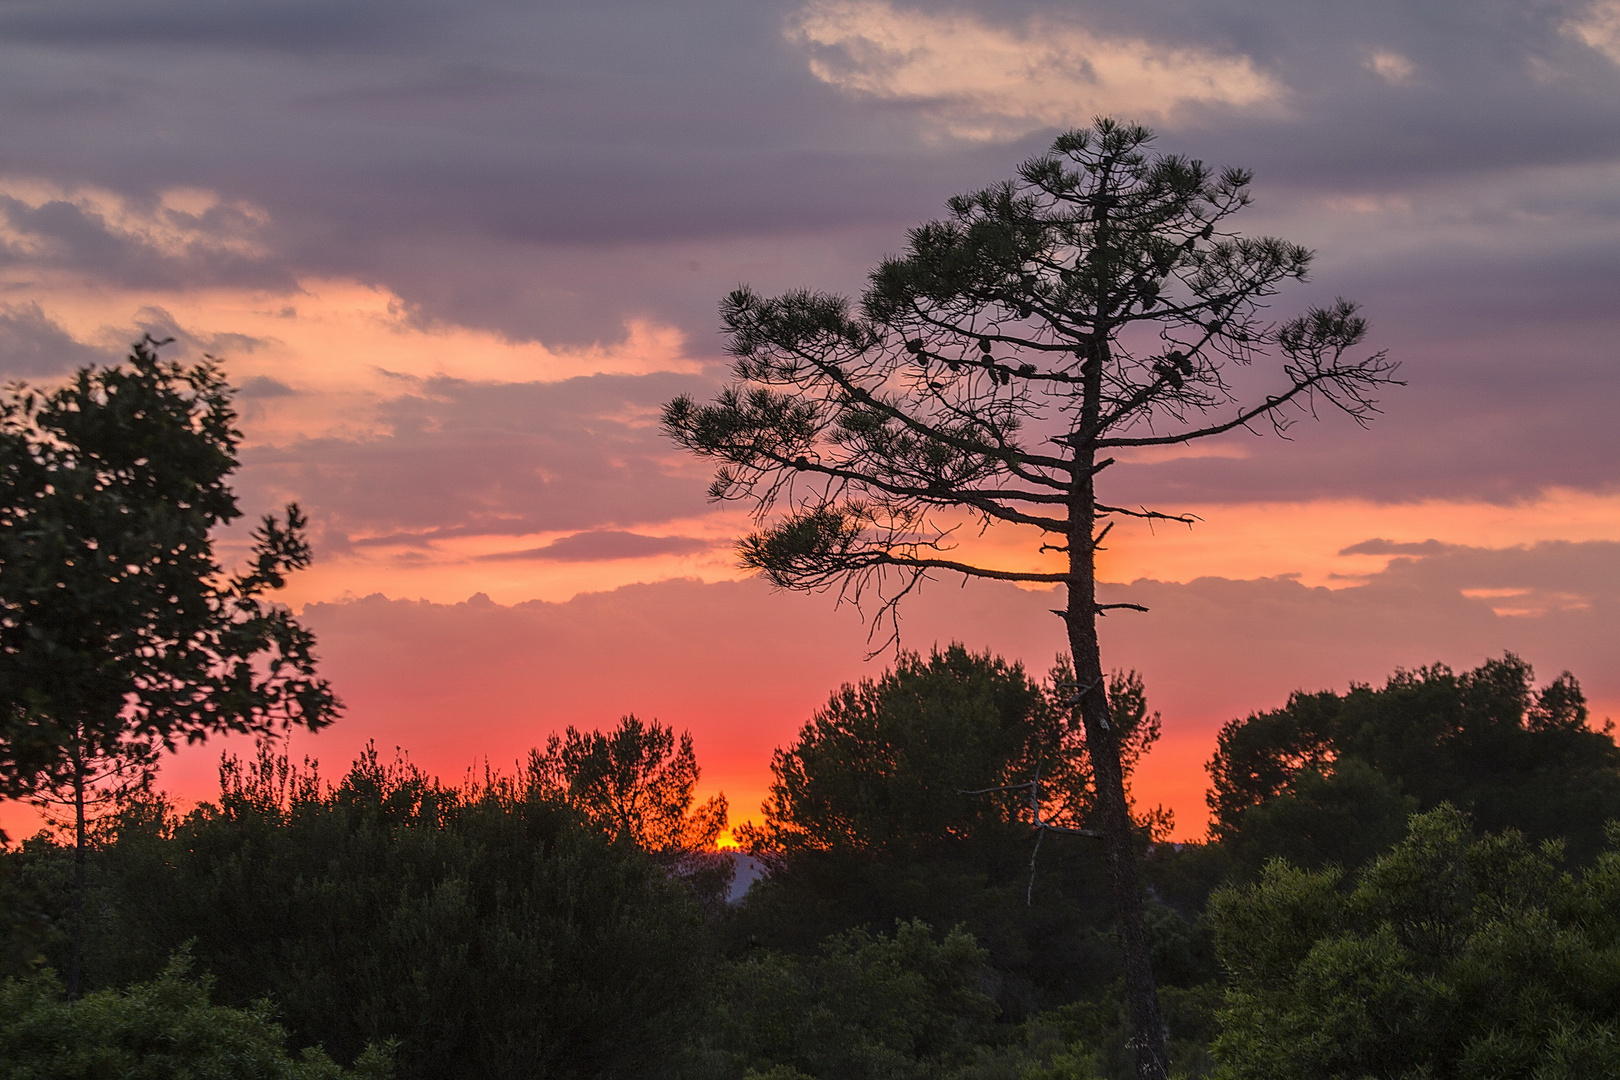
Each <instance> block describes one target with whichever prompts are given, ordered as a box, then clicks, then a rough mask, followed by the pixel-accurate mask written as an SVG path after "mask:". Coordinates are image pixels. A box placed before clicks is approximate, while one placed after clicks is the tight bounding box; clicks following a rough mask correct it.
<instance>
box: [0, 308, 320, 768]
mask: <svg viewBox="0 0 1620 1080" xmlns="http://www.w3.org/2000/svg"><path fill="white" fill-rule="evenodd" d="M160 344H161V343H159V342H154V341H152V340H151V339H150V338H148V339H146V340H145V341H142V342H139V343H137V344H136V345H135V347H134V350H133V351H132V352H131V354H130V356H129V359H128V361H127V362H126V363H125V364H123V365H119V366H114V367H106V368H96V367H88V368H84V369H81V370H80V371H79V372H78V373H77V374H76V375H75V376H74V377H73V379H72V381H71V382H69V383H68V384H67V385H66V386H63V387H61V388H60V389H57V390H54V391H49V392H45V391H39V390H32V389H29V388H27V387H20V386H18V387H11V388H9V389H8V390H7V391H6V392H5V394H4V396H3V397H0V792H3V793H5V794H7V795H11V796H14V797H15V796H27V795H31V794H34V793H36V792H48V791H49V790H51V789H52V788H54V787H59V786H61V785H63V784H71V783H73V782H74V778H75V777H76V776H77V777H78V778H79V779H80V780H83V779H84V778H85V775H86V772H87V770H88V771H89V773H91V774H93V773H94V772H95V770H96V769H97V765H98V762H109V761H116V760H118V759H120V758H124V757H129V756H131V755H133V756H136V757H140V756H141V755H143V754H149V753H150V752H151V751H152V750H153V748H155V747H159V746H162V747H169V748H172V747H173V746H174V745H175V744H176V743H178V742H186V741H196V740H199V739H201V738H203V737H205V736H207V735H209V734H213V733H219V732H226V731H236V732H261V733H262V732H268V731H270V730H272V729H277V728H284V727H288V726H293V725H298V726H303V727H308V728H311V729H314V728H319V727H322V726H324V725H325V724H327V723H329V722H330V721H331V720H332V718H333V717H334V716H335V715H336V713H337V710H338V702H337V698H336V697H335V696H334V694H333V693H332V691H331V688H330V687H329V686H328V684H327V683H326V681H325V680H324V679H321V678H318V677H317V676H316V674H315V656H314V651H313V650H314V637H313V636H312V635H311V634H310V632H309V631H308V630H307V629H305V628H304V627H303V626H301V625H300V624H299V623H298V622H297V621H296V620H295V619H294V618H293V617H292V615H291V613H290V612H288V611H287V610H286V609H285V608H281V607H277V606H275V605H273V604H271V603H269V602H267V601H266V600H265V595H266V594H267V593H270V592H273V591H274V590H276V589H279V588H281V587H282V585H283V584H284V582H285V577H286V575H287V574H288V573H289V572H291V571H294V570H298V569H300V568H302V567H304V566H307V565H308V564H309V561H310V550H309V546H308V544H307V543H306V542H305V540H304V536H303V527H304V518H303V516H302V515H301V514H300V513H299V511H298V508H297V507H296V506H289V507H287V510H286V517H285V518H284V519H283V520H277V519H276V518H273V517H266V518H265V519H264V520H263V521H262V522H261V524H260V526H259V528H258V529H257V530H256V531H255V532H254V534H253V540H254V546H253V550H252V553H251V555H250V556H249V561H248V565H247V568H246V569H245V570H243V571H240V572H237V573H227V572H226V571H225V570H224V568H223V567H221V566H220V564H219V562H218V561H217V560H216V558H215V555H214V541H213V537H212V531H213V529H214V528H215V527H216V526H219V525H222V524H227V523H229V522H231V521H233V520H235V519H236V518H237V517H240V516H241V511H240V510H238V508H237V503H236V497H235V495H234V493H233V492H232V491H231V488H230V485H229V482H228V481H229V477H230V474H231V473H232V472H233V471H235V469H236V465H237V458H236V452H237V446H238V443H239V441H240V438H241V436H240V434H239V433H238V432H237V431H236V430H235V428H234V427H233V426H232V425H233V424H234V423H235V420H236V413H235V411H234V410H233V408H232V404H231V401H232V395H233V391H232V390H231V388H230V386H229V385H228V384H227V383H226V381H225V377H224V375H223V374H222V373H221V372H220V370H219V368H218V366H217V365H215V364H214V363H213V362H211V361H207V362H204V363H200V364H197V365H194V366H191V367H185V366H183V365H181V364H178V363H171V362H165V361H163V360H161V359H160V358H159V357H158V355H157V347H158V345H160Z"/></svg>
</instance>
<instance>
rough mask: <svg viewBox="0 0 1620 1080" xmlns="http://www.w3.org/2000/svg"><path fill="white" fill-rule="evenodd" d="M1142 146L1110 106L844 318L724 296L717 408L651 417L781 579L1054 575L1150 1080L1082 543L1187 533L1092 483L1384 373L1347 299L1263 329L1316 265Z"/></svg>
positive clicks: (990, 195) (1235, 189) (923, 234)
mask: <svg viewBox="0 0 1620 1080" xmlns="http://www.w3.org/2000/svg"><path fill="white" fill-rule="evenodd" d="M1152 139H1153V135H1152V133H1151V132H1149V131H1148V130H1147V129H1145V128H1142V127H1138V126H1133V125H1129V124H1123V123H1119V122H1116V121H1113V120H1108V119H1101V120H1098V121H1097V122H1096V123H1095V124H1094V126H1093V127H1091V128H1089V129H1084V130H1076V131H1070V132H1068V133H1065V134H1063V135H1061V136H1059V137H1058V139H1057V140H1056V141H1055V142H1054V143H1053V145H1052V148H1051V150H1050V151H1049V152H1048V153H1047V154H1045V155H1042V156H1040V157H1037V158H1034V159H1032V160H1030V161H1028V162H1026V163H1025V164H1024V165H1023V166H1021V167H1020V168H1019V170H1018V175H1017V177H1016V178H1015V179H1013V180H1010V181H1007V182H1004V183H1000V184H997V185H995V186H992V187H988V188H985V189H984V190H981V191H977V192H974V193H971V194H967V195H963V196H959V197H957V198H954V199H952V200H950V202H949V203H948V214H947V216H946V217H944V218H942V219H940V220H936V221H933V222H930V223H928V224H925V225H922V226H920V227H918V228H916V229H913V230H912V231H911V233H910V237H909V243H908V245H907V250H906V251H905V253H904V254H902V255H898V256H895V257H891V258H888V259H886V260H884V261H883V262H882V263H881V264H880V265H879V266H878V267H877V269H876V270H874V271H873V272H872V274H871V275H870V278H869V283H868V286H867V288H866V290H865V292H864V294H863V295H862V297H861V298H860V301H859V303H854V302H851V301H850V300H849V299H847V298H845V297H841V296H836V295H831V294H827V293H819V292H813V291H810V290H799V291H794V292H789V293H786V294H784V295H781V296H778V297H774V298H768V297H764V296H761V295H759V294H757V293H755V292H753V291H752V290H750V289H748V288H741V289H738V290H737V291H735V292H733V293H732V294H731V295H730V296H728V297H727V298H726V299H725V300H724V301H723V302H722V304H721V315H722V318H723V321H724V324H725V330H726V332H727V335H728V342H727V348H728V350H729V351H730V353H731V355H732V356H733V357H734V358H735V363H734V368H733V371H734V381H733V382H732V383H731V384H730V385H728V386H727V387H725V388H724V389H723V390H722V391H721V393H720V394H719V396H718V397H717V398H716V399H715V400H714V401H713V402H711V403H709V404H702V405H700V404H698V403H697V402H696V401H694V400H693V399H692V398H690V397H681V398H677V399H675V400H674V401H672V402H670V403H669V404H668V405H666V407H665V411H664V424H665V427H666V430H667V431H668V432H669V434H670V435H672V436H673V437H674V439H675V440H676V441H677V442H679V443H680V444H681V445H683V446H685V447H686V448H688V449H689V450H692V451H694V452H696V453H697V454H700V455H703V456H706V457H710V458H713V459H715V460H716V461H717V462H718V468H717V471H716V474H715V479H714V482H713V484H712V485H711V487H710V495H711V497H713V498H715V499H717V500H740V501H742V502H744V503H745V504H750V505H751V506H752V508H753V510H754V512H755V514H756V521H757V523H758V526H759V527H758V530H757V531H755V532H753V533H751V534H749V535H747V536H746V537H744V538H743V539H742V540H741V541H740V543H739V550H740V554H741V559H742V562H743V564H744V565H745V566H748V567H752V568H756V569H758V570H760V571H762V572H763V573H764V575H765V576H766V578H767V579H768V580H770V581H771V582H772V583H774V584H776V585H778V586H781V587H784V588H789V589H801V590H818V589H827V588H838V589H840V590H842V591H843V593H844V594H845V595H850V596H852V597H853V598H854V599H856V600H857V601H859V600H861V599H862V598H863V597H864V598H866V599H868V600H871V599H872V598H874V597H875V598H876V599H877V617H878V618H883V619H892V617H893V616H894V614H895V611H896V607H895V605H896V604H897V603H898V602H899V601H900V600H901V599H902V598H903V597H904V596H905V595H906V594H907V593H908V592H909V591H910V590H911V589H912V588H914V587H915V586H916V584H917V583H918V582H919V581H921V580H922V579H923V578H925V577H927V576H929V575H931V574H936V573H945V574H948V575H954V574H961V575H964V576H965V577H970V578H988V579H993V580H1000V581H1012V582H1019V583H1025V584H1037V585H1051V586H1056V587H1058V589H1059V591H1060V594H1061V596H1062V607H1061V608H1060V609H1058V611H1057V614H1058V615H1059V616H1060V617H1061V618H1062V620H1063V622H1064V624H1065V628H1066V636H1067V645H1068V649H1069V653H1070V656H1071V658H1072V662H1073V666H1074V672H1075V684H1074V686H1073V687H1072V688H1071V689H1072V691H1073V692H1072V694H1071V695H1070V697H1069V701H1070V702H1071V706H1070V707H1071V708H1072V709H1073V712H1074V720H1075V722H1077V723H1079V724H1081V725H1083V728H1084V732H1085V742H1086V749H1087V752H1088V754H1089V755H1090V758H1091V761H1092V769H1093V773H1094V776H1095V783H1096V791H1097V806H1098V823H1097V824H1098V828H1099V831H1100V832H1101V833H1102V834H1103V837H1104V844H1105V846H1106V850H1107V860H1108V865H1109V873H1110V879H1111V889H1112V893H1113V898H1114V904H1115V908H1116V915H1117V926H1118V931H1119V938H1120V942H1121V947H1122V951H1123V954H1124V964H1125V974H1126V984H1127V996H1128V999H1129V1006H1130V1014H1131V1021H1132V1027H1133V1032H1134V1036H1133V1038H1134V1040H1135V1046H1136V1051H1137V1058H1138V1069H1139V1074H1140V1075H1141V1076H1143V1077H1162V1076H1164V1075H1165V1070H1166V1065H1165V1051H1164V1037H1163V1034H1162V1030H1163V1029H1162V1025H1161V1023H1160V1018H1159V1011H1158V1006H1157V998H1156V994H1155V992H1154V983H1153V974H1152V971H1151V968H1150V966H1149V961H1148V952H1147V943H1146V938H1145V934H1144V929H1143V916H1142V901H1141V896H1140V891H1139V886H1138V881H1137V872H1136V855H1135V851H1134V846H1133V845H1134V828H1133V824H1132V821H1131V819H1130V814H1129V808H1128V805H1127V801H1126V795H1125V789H1124V784H1123V778H1122V775H1121V769H1120V765H1119V752H1118V750H1119V748H1118V744H1117V739H1116V733H1115V732H1114V731H1113V729H1112V727H1111V724H1110V720H1109V716H1110V710H1109V704H1108V700H1107V690H1106V686H1105V679H1104V669H1103V667H1102V659H1101V655H1100V651H1099V648H1098V640H1097V617H1098V616H1099V615H1101V614H1103V613H1104V612H1105V611H1106V610H1108V609H1109V608H1110V607H1120V606H1126V607H1130V606H1135V605H1130V604H1104V603H1102V602H1100V601H1099V599H1098V596H1097V588H1096V552H1097V550H1098V548H1099V546H1100V545H1101V543H1102V541H1103V538H1104V537H1105V535H1106V534H1107V532H1108V530H1109V528H1110V527H1111V526H1112V524H1113V523H1114V522H1115V521H1116V520H1117V519H1119V518H1131V517H1135V518H1147V519H1149V520H1153V519H1170V520H1181V521H1188V520H1190V518H1188V517H1186V516H1185V515H1179V514H1175V513H1173V512H1169V511H1161V510H1154V509H1146V508H1132V507H1131V505H1130V504H1129V500H1128V497H1126V496H1125V495H1118V496H1111V497H1110V498H1109V499H1106V500H1105V499H1103V498H1101V497H1100V495H1099V491H1098V480H1099V477H1100V475H1101V474H1103V473H1104V471H1105V470H1106V469H1107V468H1108V467H1109V466H1110V465H1111V464H1113V462H1114V460H1115V457H1114V454H1115V452H1117V451H1120V450H1129V449H1134V448H1141V447H1153V446H1174V445H1179V444H1183V443H1187V442H1190V441H1192V440H1196V439H1203V438H1211V437H1215V436H1219V435H1222V434H1225V433H1227V432H1234V431H1239V430H1242V429H1245V428H1249V429H1254V428H1256V427H1258V426H1261V425H1269V426H1271V427H1272V428H1274V429H1277V430H1281V429H1283V428H1286V427H1287V426H1288V425H1289V424H1290V423H1291V422H1292V421H1294V420H1295V419H1297V418H1298V417H1299V416H1300V415H1301V414H1302V413H1303V414H1305V415H1310V414H1311V412H1312V411H1313V410H1317V409H1320V408H1323V407H1330V408H1335V409H1337V410H1340V411H1342V412H1344V413H1347V414H1348V415H1349V416H1350V417H1352V418H1353V419H1355V420H1357V421H1361V422H1364V421H1366V420H1367V419H1368V418H1369V417H1370V416H1371V415H1372V414H1373V413H1374V412H1375V411H1376V402H1375V394H1376V393H1377V391H1378V390H1379V388H1380V387H1383V386H1385V385H1386V384H1389V383H1391V382H1394V381H1395V380H1394V368H1395V365H1394V364H1393V362H1391V361H1390V360H1389V359H1388V358H1387V357H1386V356H1385V354H1383V353H1371V354H1358V353H1355V352H1353V350H1355V349H1356V348H1357V346H1358V345H1359V344H1360V343H1361V342H1362V340H1363V339H1364V337H1365V335H1366V332H1367V326H1366V323H1365V321H1364V320H1363V319H1362V318H1361V316H1360V315H1358V314H1357V309H1356V307H1355V305H1354V304H1351V303H1348V302H1345V301H1342V300H1341V301H1337V302H1335V303H1334V304H1332V305H1331V306H1328V307H1313V308H1310V309H1309V310H1307V311H1305V312H1304V313H1303V314H1301V315H1299V316H1297V317H1294V318H1290V319H1286V320H1283V321H1273V320H1272V319H1271V318H1270V317H1269V316H1268V314H1267V300H1268V298H1269V297H1271V296H1273V295H1274V294H1275V293H1276V292H1277V291H1278V289H1279V288H1280V287H1281V286H1283V285H1284V284H1286V283H1288V282H1291V281H1299V280H1302V279H1303V278H1304V277H1305V275H1306V272H1307V270H1308V268H1309V266H1310V263H1311V252H1310V251H1308V250H1306V249H1305V248H1303V247H1300V246H1298V245H1296V244H1291V243H1287V242H1285V241H1282V240H1279V239H1275V238H1270V237H1260V238H1244V237H1241V236H1239V235H1237V234H1235V233H1233V232H1231V231H1230V230H1229V228H1228V227H1227V222H1228V219H1229V218H1230V217H1231V216H1232V215H1233V214H1235V213H1237V212H1238V211H1239V210H1241V209H1242V208H1243V207H1244V206H1246V205H1247V204H1248V203H1249V198H1250V197H1249V193H1248V186H1249V183H1250V174H1249V173H1248V172H1246V171H1244V170H1240V169H1226V170H1224V171H1219V172H1217V171H1215V170H1213V169H1211V168H1210V167H1208V166H1206V165H1205V164H1203V163H1202V162H1200V161H1196V160H1190V159H1187V158H1184V157H1181V156H1177V155H1172V154H1160V153H1155V152H1153V151H1152V150H1151V147H1150V144H1151V142H1152ZM1262 361H1269V367H1270V368H1271V371H1270V373H1269V377H1270V378H1271V379H1272V380H1273V385H1272V386H1271V388H1270V390H1269V392H1265V391H1262V392H1261V393H1259V395H1258V396H1256V397H1253V398H1250V397H1247V396H1246V395H1245V394H1244V393H1242V392H1241V390H1240V387H1239V386H1238V385H1237V383H1238V382H1239V381H1241V382H1243V383H1250V382H1253V381H1256V379H1257V378H1259V377H1260V373H1259V372H1256V373H1255V377H1254V378H1251V377H1250V376H1248V375H1245V376H1244V377H1243V378H1241V379H1236V378H1234V376H1235V374H1236V373H1237V371H1238V370H1239V369H1243V368H1248V367H1251V366H1255V365H1257V364H1259V363H1260V362H1262ZM974 525H977V526H979V527H991V526H1005V527H1013V528H1023V529H1027V530H1029V532H1030V533H1031V536H1030V539H1029V545H1030V549H1031V552H1032V553H1034V552H1037V551H1038V552H1039V553H1040V554H1042V555H1046V554H1051V555H1054V556H1055V559H1054V560H1052V562H1053V563H1055V565H1052V564H1050V563H1049V564H1048V568H1040V564H1039V563H1037V562H1035V561H1034V560H1031V561H1030V562H1029V563H1026V564H1025V565H1007V564H1006V563H1004V562H998V561H996V560H995V559H993V558H988V557H987V558H979V557H976V556H975V555H974V554H973V553H972V552H971V550H967V549H965V548H964V547H963V546H962V545H961V544H960V542H959V540H958V536H959V533H960V531H961V530H962V529H963V527H964V526H974ZM1003 550H1004V549H1003ZM1031 566H1034V567H1036V568H1033V569H1032V568H1030V567H1031ZM891 625H894V624H892V623H891Z"/></svg>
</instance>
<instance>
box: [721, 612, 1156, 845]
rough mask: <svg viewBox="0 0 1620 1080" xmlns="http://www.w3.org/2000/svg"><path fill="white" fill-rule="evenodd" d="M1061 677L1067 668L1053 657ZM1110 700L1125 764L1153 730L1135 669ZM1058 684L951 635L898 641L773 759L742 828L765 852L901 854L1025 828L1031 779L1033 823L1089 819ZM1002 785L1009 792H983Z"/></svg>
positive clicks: (1028, 828) (1072, 730)
mask: <svg viewBox="0 0 1620 1080" xmlns="http://www.w3.org/2000/svg"><path fill="white" fill-rule="evenodd" d="M1055 675H1056V678H1057V681H1058V682H1064V681H1066V679H1067V677H1068V675H1069V670H1068V667H1067V665H1066V664H1065V665H1060V667H1059V668H1058V669H1057V671H1056V672H1055ZM1112 687H1113V691H1114V693H1113V695H1112V704H1113V706H1114V708H1115V711H1116V727H1117V729H1118V730H1119V731H1120V732H1121V743H1122V745H1123V746H1124V748H1125V758H1126V767H1127V771H1128V770H1129V768H1130V767H1131V766H1132V765H1134V763H1135V761H1136V760H1137V758H1139V757H1140V755H1141V754H1142V753H1144V752H1145V751H1146V750H1147V748H1148V747H1150V746H1151V745H1152V744H1153V742H1154V741H1155V740H1156V739H1157V738H1158V734H1159V717H1158V714H1157V713H1153V714H1149V713H1148V710H1147V702H1146V698H1145V695H1144V692H1143V687H1142V681H1141V678H1140V676H1138V675H1136V673H1135V672H1131V673H1129V674H1117V675H1115V677H1114V679H1113V683H1112ZM1061 697H1062V694H1061V692H1058V691H1054V690H1053V689H1052V687H1051V686H1049V685H1042V684H1041V683H1038V682H1036V681H1035V680H1033V679H1031V678H1030V677H1029V676H1028V675H1027V674H1025V672H1024V668H1023V665H1021V664H1017V663H1013V664H1009V663H1007V662H1006V661H1005V660H1003V659H1001V658H1000V657H992V656H991V655H989V654H988V653H985V654H976V653H970V652H969V651H968V650H967V649H966V648H964V647H963V646H962V645H960V644H952V645H951V646H949V647H948V648H947V649H945V650H944V651H943V652H941V651H938V650H936V651H934V652H933V653H931V654H930V655H929V656H928V658H927V659H924V658H923V657H921V656H920V655H918V654H916V653H902V654H901V655H900V657H899V659H898V660H897V661H896V663H895V666H894V668H893V669H892V670H890V671H887V672H885V673H884V674H883V676H882V677H881V678H879V679H876V680H871V679H865V680H862V681H861V682H859V683H855V684H846V685H845V686H844V687H843V688H841V689H840V690H839V691H838V692H837V693H835V694H833V695H832V697H831V698H830V699H829V700H828V702H827V704H826V705H825V706H823V707H822V708H821V709H820V710H818V711H817V712H816V714H815V716H814V717H812V718H811V720H810V721H809V722H808V723H806V724H805V725H804V727H803V728H802V729H800V731H799V737H798V738H797V739H796V740H795V741H794V742H793V744H792V745H791V746H789V747H787V748H785V749H780V750H777V751H776V753H775V754H774V755H773V757H772V761H771V771H772V773H773V774H774V777H775V779H774V780H773V781H772V783H771V789H770V794H769V796H768V797H767V799H766V802H765V806H764V814H765V822H764V824H763V825H761V826H755V825H745V826H743V827H742V828H740V829H739V830H738V838H739V840H740V841H741V842H742V843H743V844H744V845H745V846H746V847H748V848H749V850H752V851H755V852H757V853H761V854H765V855H768V856H778V857H780V856H786V855H791V854H792V853H794V852H797V851H844V852H865V853H870V854H888V855H900V854H905V855H908V856H913V855H922V856H926V854H927V853H929V852H933V853H935V854H939V853H941V845H947V846H948V845H954V844H962V843H967V842H971V841H975V840H978V841H984V840H994V841H1006V840H1011V839H1013V838H1014V837H1018V838H1028V837H1030V836H1031V835H1032V828H1033V825H1034V821H1033V815H1032V810H1031V799H1030V794H1031V793H1030V790H1029V789H1028V787H1026V786H1021V785H1024V784H1026V783H1027V782H1028V781H1030V780H1031V778H1033V777H1034V776H1036V775H1037V772H1038V774H1039V776H1040V777H1041V788H1040V805H1041V817H1042V820H1043V821H1046V822H1048V823H1051V824H1055V825H1061V826H1066V827H1071V828H1080V827H1085V826H1087V825H1088V824H1090V823H1091V818H1092V816H1093V808H1094V803H1095V791H1094V788H1093V785H1092V776H1091V770H1090V768H1089V761H1088V759H1087V756H1086V754H1085V747H1084V739H1083V738H1082V735H1081V732H1080V729H1079V728H1078V727H1077V726H1076V725H1074V724H1073V722H1072V720H1071V718H1070V716H1069V714H1068V710H1067V709H1065V708H1064V707H1063V706H1062V704H1061V701H1060V700H1059V699H1060V698H1061ZM1000 786H1006V787H1007V790H1002V791H993V790H992V791H983V790H980V789H990V788H996V787H1000Z"/></svg>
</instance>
